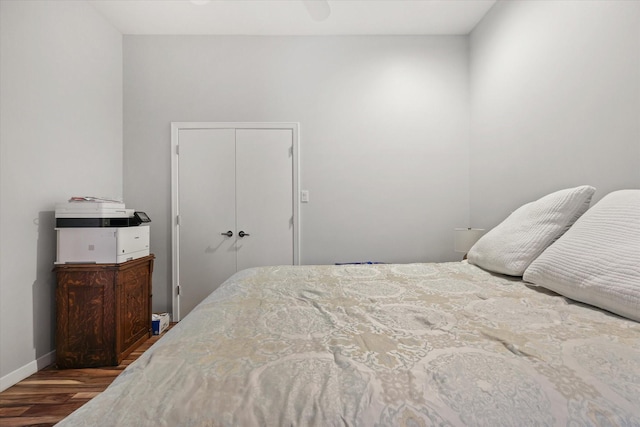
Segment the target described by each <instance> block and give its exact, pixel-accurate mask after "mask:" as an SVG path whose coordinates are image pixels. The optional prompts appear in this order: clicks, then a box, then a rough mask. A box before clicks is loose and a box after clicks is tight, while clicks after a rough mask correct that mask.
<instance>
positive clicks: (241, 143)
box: [236, 129, 294, 270]
mask: <svg viewBox="0 0 640 427" xmlns="http://www.w3.org/2000/svg"><path fill="white" fill-rule="evenodd" d="M292 195H293V132H292V131H291V129H237V130H236V221H237V227H238V240H237V268H238V270H243V269H245V268H249V267H258V266H263V265H287V264H288V265H291V264H293V263H294V259H293V197H292ZM242 232H244V233H247V234H248V235H247V236H245V237H241V234H242Z"/></svg>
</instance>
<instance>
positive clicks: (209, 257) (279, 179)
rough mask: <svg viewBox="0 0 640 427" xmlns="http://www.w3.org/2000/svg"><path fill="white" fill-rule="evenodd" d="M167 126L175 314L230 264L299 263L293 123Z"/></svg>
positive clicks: (205, 291)
mask: <svg viewBox="0 0 640 427" xmlns="http://www.w3.org/2000/svg"><path fill="white" fill-rule="evenodd" d="M171 127H172V136H171V145H172V153H173V154H172V168H171V169H172V192H171V193H172V208H171V209H172V218H173V219H174V221H173V224H172V248H173V254H172V267H173V275H172V277H173V283H172V292H173V298H172V303H173V310H172V311H173V313H172V314H173V319H174V321H179V320H180V319H181V317H184V315H186V313H188V312H189V311H190V310H191V309H192V308H193V307H194V306H195V305H196V304H197V303H198V302H200V301H201V300H202V299H203V298H204V297H206V296H207V295H208V294H209V293H210V292H212V291H213V290H214V289H215V288H216V287H217V286H218V285H220V284H221V283H222V281H223V280H225V279H226V278H228V277H229V276H231V275H232V274H233V273H234V272H235V271H239V270H242V269H244V268H249V267H254V266H259V265H279V264H289V265H290V264H298V263H299V221H298V211H299V205H298V203H299V201H298V154H297V151H298V124H297V123H210V122H206V123H191V122H187V123H185V122H178V123H172V125H171ZM234 159H235V160H236V161H234ZM211 193H214V194H215V196H214V197H211V195H210V194H211ZM230 206H231V207H232V209H229V207H230ZM233 207H235V208H236V209H233ZM269 218H271V219H269ZM273 218H276V220H274V219H273ZM283 218H286V219H283ZM227 231H231V232H232V233H233V236H232V237H228V236H225V235H222V233H226V232H227ZM240 231H244V232H245V233H247V234H248V235H246V236H245V237H239V236H238V234H239V232H240ZM278 248H280V249H278Z"/></svg>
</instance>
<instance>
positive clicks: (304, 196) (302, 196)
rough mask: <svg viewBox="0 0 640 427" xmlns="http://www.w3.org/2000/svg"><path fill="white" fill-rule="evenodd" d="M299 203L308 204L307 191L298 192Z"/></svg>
mask: <svg viewBox="0 0 640 427" xmlns="http://www.w3.org/2000/svg"><path fill="white" fill-rule="evenodd" d="M300 201H301V202H302V203H309V190H302V191H301V192H300Z"/></svg>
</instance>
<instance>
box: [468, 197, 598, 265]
mask: <svg viewBox="0 0 640 427" xmlns="http://www.w3.org/2000/svg"><path fill="white" fill-rule="evenodd" d="M594 192H595V188H593V187H590V186H588V185H583V186H581V187H576V188H569V189H566V190H560V191H556V192H555V193H551V194H548V195H546V196H544V197H543V198H541V199H538V200H536V201H535V202H531V203H527V204H526V205H524V206H521V207H520V208H518V209H517V210H516V211H514V212H513V213H512V214H511V215H509V217H507V219H505V220H504V221H502V222H501V223H500V224H498V225H497V226H496V227H495V228H494V229H492V230H490V231H489V232H488V233H487V234H485V235H484V236H482V237H481V238H480V240H478V241H477V242H476V244H475V245H473V247H472V248H471V250H469V254H468V255H467V258H468V259H469V262H470V263H471V264H475V265H477V266H479V267H482V268H484V269H485V270H489V271H493V272H496V273H502V274H508V275H511V276H522V274H523V273H524V271H525V270H526V269H527V267H528V266H529V264H531V262H532V261H533V260H534V259H536V258H537V257H538V255H540V254H541V253H542V251H544V250H545V249H546V248H547V247H548V246H549V245H550V244H551V243H553V242H554V241H555V240H556V239H557V238H558V237H560V236H561V235H562V234H563V233H564V232H565V231H567V229H568V228H569V227H571V224H573V223H574V222H575V221H576V220H577V219H578V218H579V217H580V215H582V214H583V213H584V212H585V211H586V210H587V209H588V208H589V203H591V197H592V196H593V193H594Z"/></svg>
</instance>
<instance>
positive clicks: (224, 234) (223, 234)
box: [220, 230, 233, 237]
mask: <svg viewBox="0 0 640 427" xmlns="http://www.w3.org/2000/svg"><path fill="white" fill-rule="evenodd" d="M220 235H222V236H227V237H233V231H231V230H229V231H227V232H226V233H220Z"/></svg>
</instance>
